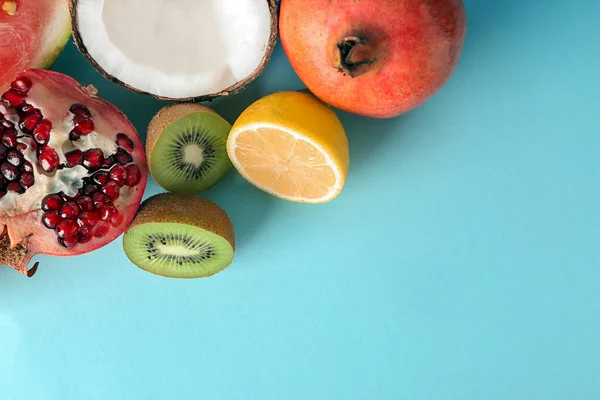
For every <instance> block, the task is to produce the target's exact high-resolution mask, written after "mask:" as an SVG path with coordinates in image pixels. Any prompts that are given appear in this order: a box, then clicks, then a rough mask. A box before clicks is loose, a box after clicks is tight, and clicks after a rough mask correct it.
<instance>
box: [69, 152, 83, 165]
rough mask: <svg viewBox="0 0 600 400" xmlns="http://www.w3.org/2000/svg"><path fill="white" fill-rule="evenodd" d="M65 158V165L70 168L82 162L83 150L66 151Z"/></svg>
mask: <svg viewBox="0 0 600 400" xmlns="http://www.w3.org/2000/svg"><path fill="white" fill-rule="evenodd" d="M65 158H66V159H67V162H66V165H67V167H69V168H72V167H75V166H76V165H81V164H82V163H83V152H82V151H81V150H73V151H70V152H68V153H66V154H65Z"/></svg>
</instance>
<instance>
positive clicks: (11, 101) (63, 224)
mask: <svg viewBox="0 0 600 400" xmlns="http://www.w3.org/2000/svg"><path fill="white" fill-rule="evenodd" d="M0 137H1V141H0V232H2V235H1V237H0V263H1V264H5V265H9V266H12V267H13V268H15V269H16V270H17V271H20V272H22V273H26V274H28V275H31V274H32V273H33V272H34V271H35V268H36V267H37V263H36V265H35V266H34V268H32V269H31V270H29V271H28V270H27V265H28V263H29V261H30V259H31V257H33V256H34V255H35V254H49V255H57V256H71V255H77V254H82V253H87V252H89V251H92V250H95V249H98V248H100V247H102V246H104V245H106V244H108V243H109V242H111V241H112V240H114V239H115V238H117V237H118V236H119V235H120V234H121V233H122V232H123V231H124V230H125V229H126V228H127V226H128V225H129V224H130V222H131V220H132V219H133V217H134V214H135V212H136V211H137V209H138V207H139V204H140V201H141V198H142V195H143V192H144V189H145V187H146V179H147V169H146V158H145V155H144V150H143V145H142V143H141V141H140V138H139V135H138V134H137V132H136V130H135V128H134V127H133V125H132V124H131V122H129V120H128V119H127V118H126V117H125V116H124V115H123V114H122V113H121V112H120V111H119V110H118V109H117V108H116V107H115V106H113V105H112V104H109V103H107V102H106V101H104V100H102V99H100V98H98V97H97V92H96V90H95V88H94V87H93V86H80V85H79V84H78V83H77V82H76V81H75V80H73V79H72V78H70V77H68V76H66V75H63V74H60V73H57V72H51V71H45V70H36V69H30V70H27V71H25V72H23V73H20V74H18V75H17V77H16V79H15V80H14V81H13V82H12V83H11V84H10V89H9V90H7V91H6V92H5V93H4V94H2V96H1V104H0Z"/></svg>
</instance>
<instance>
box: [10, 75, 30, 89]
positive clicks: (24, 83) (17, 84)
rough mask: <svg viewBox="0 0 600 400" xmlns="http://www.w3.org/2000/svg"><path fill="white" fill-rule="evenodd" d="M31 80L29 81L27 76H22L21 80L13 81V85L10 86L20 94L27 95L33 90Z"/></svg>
mask: <svg viewBox="0 0 600 400" xmlns="http://www.w3.org/2000/svg"><path fill="white" fill-rule="evenodd" d="M31 85H32V83H31V79H29V78H28V77H26V76H22V77H20V78H17V79H15V80H14V81H12V83H11V84H10V87H11V89H14V90H16V91H17V92H20V93H27V92H29V89H31Z"/></svg>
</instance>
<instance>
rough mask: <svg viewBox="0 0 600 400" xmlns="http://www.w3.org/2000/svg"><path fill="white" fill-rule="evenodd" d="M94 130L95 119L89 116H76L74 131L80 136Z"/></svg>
mask: <svg viewBox="0 0 600 400" xmlns="http://www.w3.org/2000/svg"><path fill="white" fill-rule="evenodd" d="M93 131H94V121H92V120H91V119H89V118H82V117H75V119H73V132H74V133H76V134H77V135H80V136H85V135H89V134H90V133H92V132H93Z"/></svg>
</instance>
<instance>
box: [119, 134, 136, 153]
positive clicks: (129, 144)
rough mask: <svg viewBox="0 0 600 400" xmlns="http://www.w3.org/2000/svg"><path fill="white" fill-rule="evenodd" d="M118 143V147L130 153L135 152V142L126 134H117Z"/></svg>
mask: <svg viewBox="0 0 600 400" xmlns="http://www.w3.org/2000/svg"><path fill="white" fill-rule="evenodd" d="M116 143H117V146H119V147H122V148H124V149H125V150H127V151H128V152H130V153H131V152H132V151H133V140H131V139H130V138H129V136H127V135H126V134H124V133H117V141H116Z"/></svg>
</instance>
